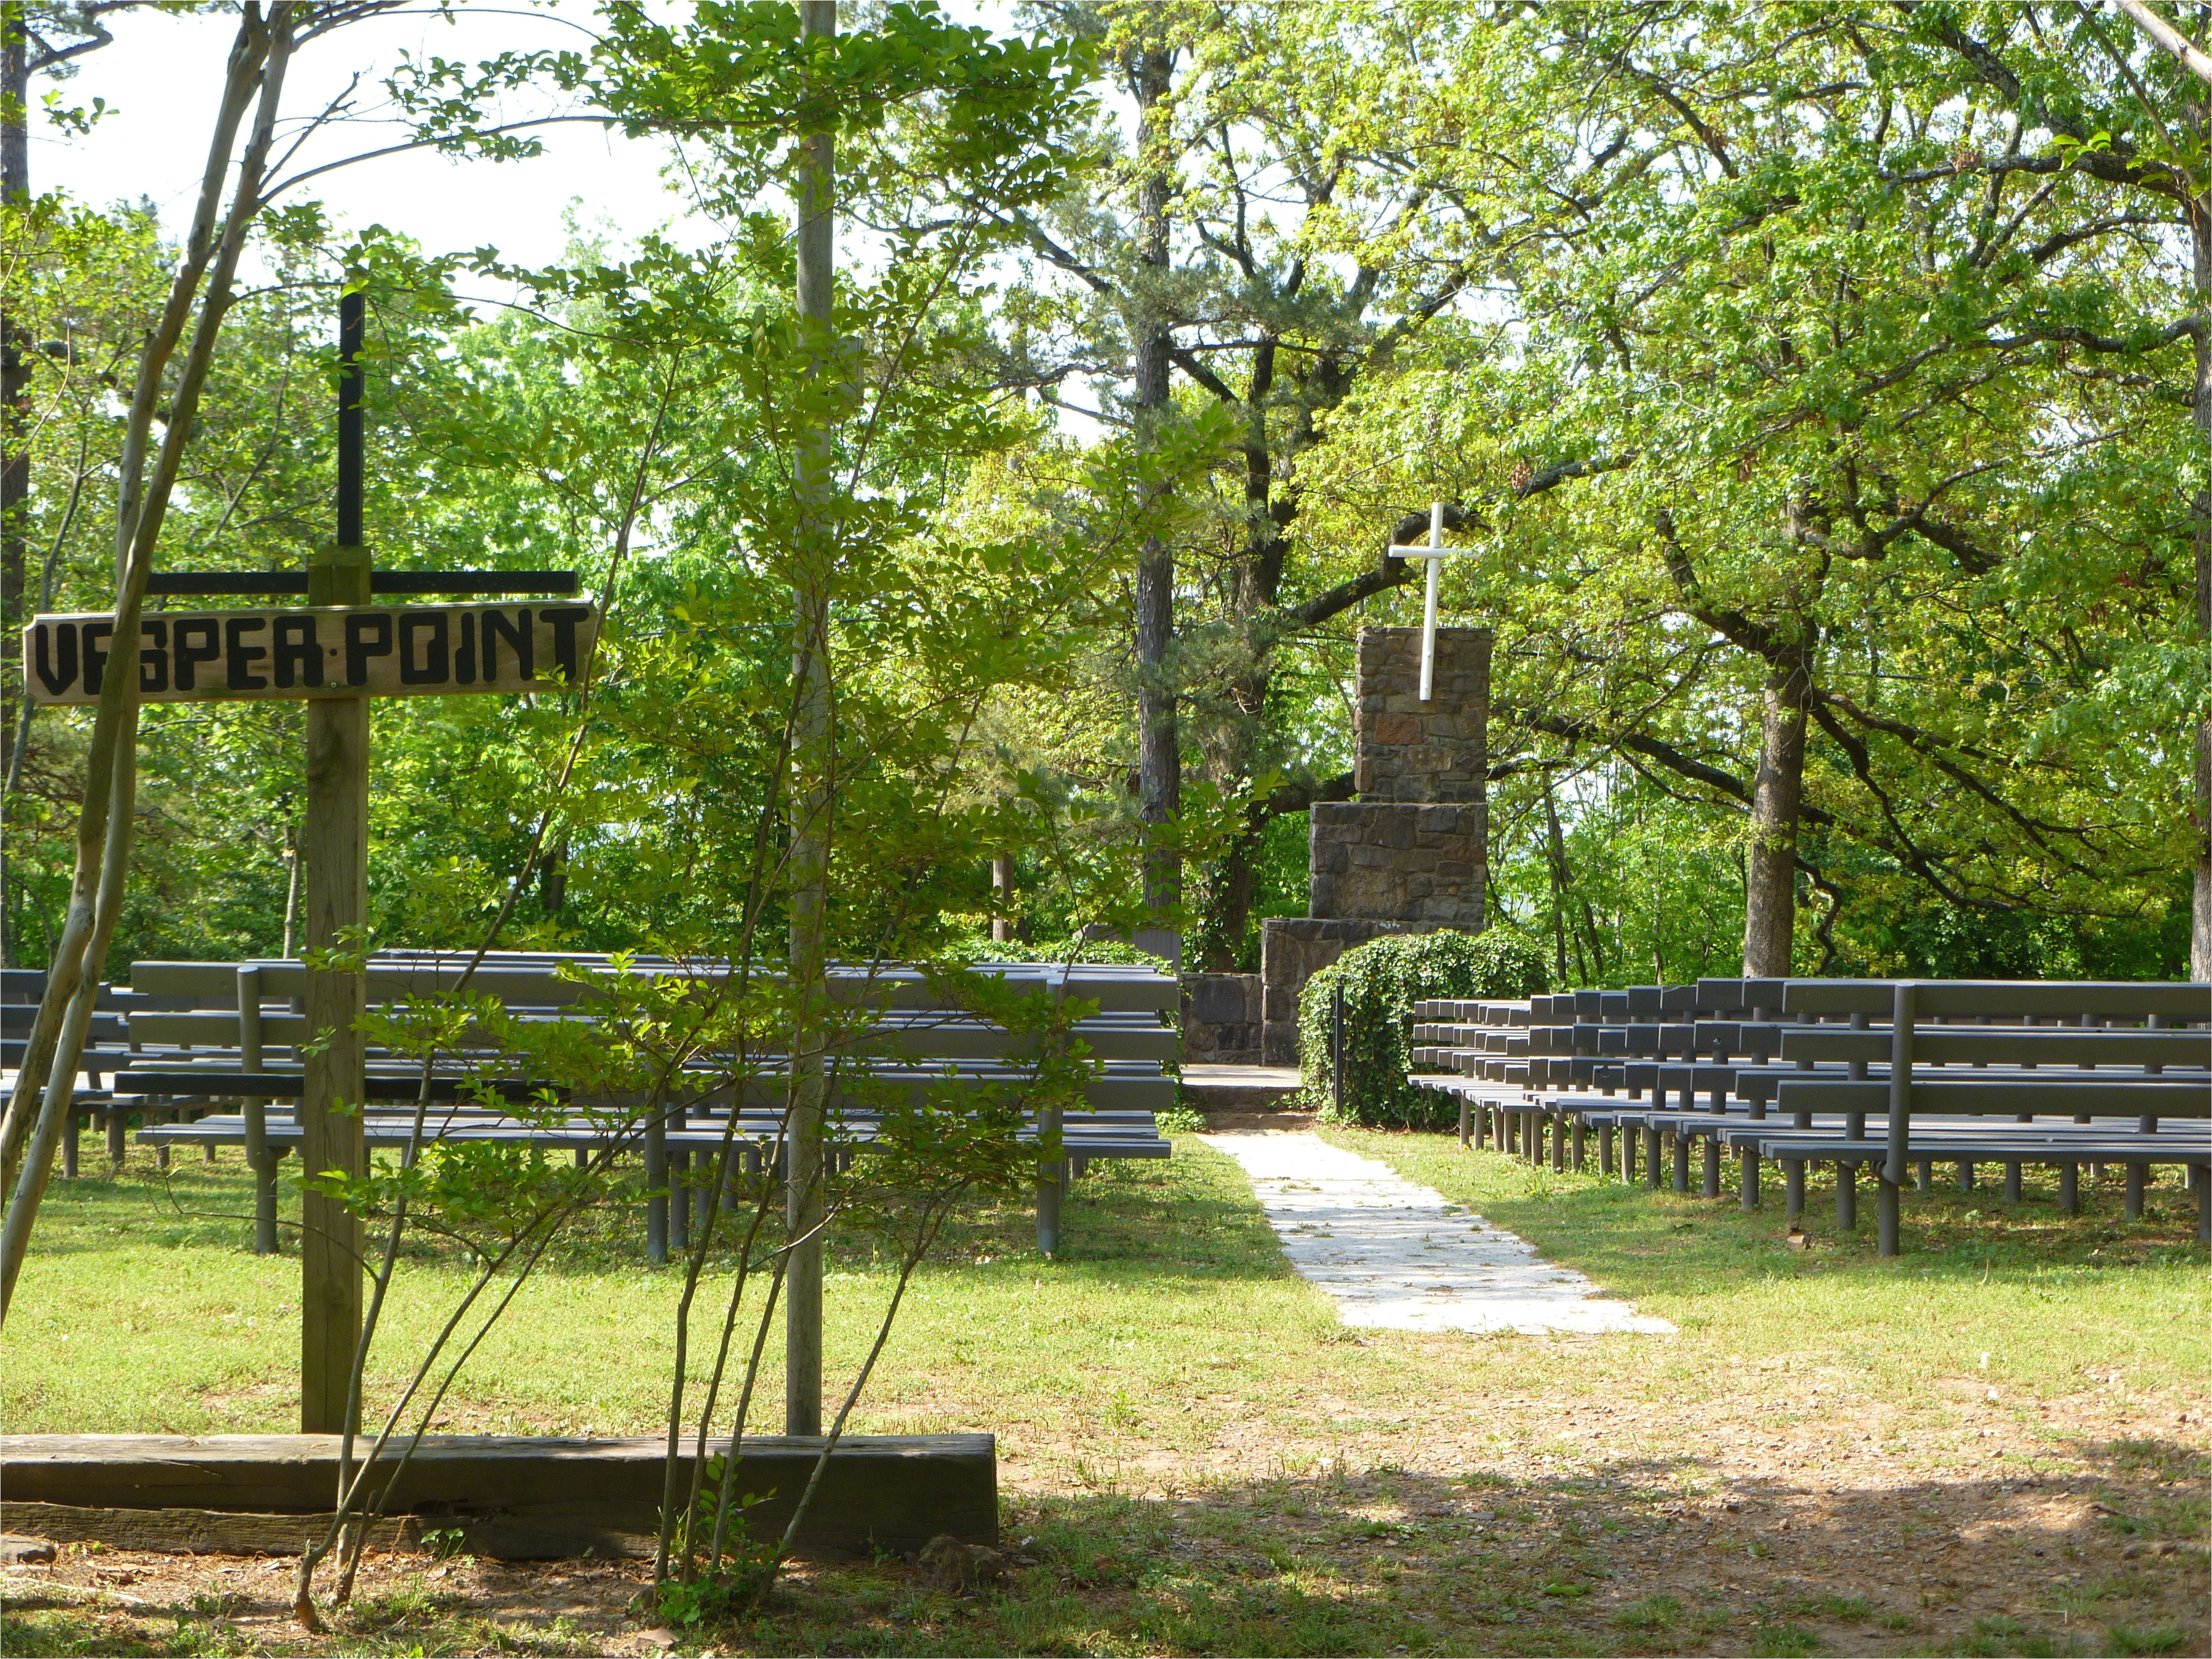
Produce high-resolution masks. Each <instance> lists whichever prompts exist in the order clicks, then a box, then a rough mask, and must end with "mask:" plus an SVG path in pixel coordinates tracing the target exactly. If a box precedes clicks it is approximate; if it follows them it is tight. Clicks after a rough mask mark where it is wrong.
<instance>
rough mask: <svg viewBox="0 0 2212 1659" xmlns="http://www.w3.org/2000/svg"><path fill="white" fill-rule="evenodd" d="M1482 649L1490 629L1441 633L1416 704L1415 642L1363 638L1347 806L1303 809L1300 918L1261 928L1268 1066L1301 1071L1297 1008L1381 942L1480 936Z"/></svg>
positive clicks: (1484, 843)
mask: <svg viewBox="0 0 2212 1659" xmlns="http://www.w3.org/2000/svg"><path fill="white" fill-rule="evenodd" d="M1490 646H1491V635H1490V630H1489V629H1486V628H1440V629H1437V657H1436V671H1435V674H1434V677H1433V678H1432V679H1431V685H1430V693H1431V695H1430V699H1429V701H1428V702H1422V701H1421V698H1420V685H1421V630H1420V629H1418V628H1364V629H1360V631H1359V657H1358V683H1357V686H1356V688H1355V689H1356V692H1357V703H1356V717H1357V730H1356V733H1355V740H1356V744H1357V747H1356V750H1355V757H1354V761H1353V769H1352V778H1353V784H1354V787H1356V788H1357V789H1358V791H1359V799H1358V800H1356V801H1349V802H1334V803H1322V804H1320V805H1316V806H1315V807H1314V809H1313V820H1312V828H1311V830H1310V838H1309V842H1308V846H1309V848H1310V855H1309V864H1310V867H1309V872H1308V878H1309V882H1310V888H1309V892H1310V898H1309V902H1308V904H1307V910H1308V912H1309V914H1308V915H1307V916H1306V917H1305V918H1304V919H1303V920H1301V919H1297V918H1286V919H1283V920H1279V921H1268V922H1266V923H1264V924H1262V926H1261V930H1260V939H1261V963H1260V977H1261V981H1262V990H1261V1013H1262V1024H1261V1051H1262V1058H1263V1061H1264V1063H1265V1064H1267V1065H1269V1066H1294V1065H1296V1064H1297V1057H1298V1037H1297V1030H1298V1026H1297V1020H1298V994H1299V993H1300V992H1301V991H1303V990H1304V987H1305V982H1306V981H1307V980H1309V979H1310V978H1311V977H1312V976H1313V975H1315V974H1316V973H1317V972H1319V971H1320V970H1321V969H1323V968H1326V967H1327V966H1328V964H1329V963H1333V962H1334V961H1335V960H1336V959H1337V958H1338V957H1340V956H1342V955H1343V954H1344V953H1345V952H1346V951H1348V950H1350V949H1352V946H1354V945H1364V944H1365V943H1366V942H1367V941H1368V940H1370V939H1377V938H1380V937H1381V936H1383V934H1385V933H1431V932H1433V931H1435V930H1437V929H1438V928H1443V927H1455V928H1462V929H1465V930H1466V931H1468V932H1469V933H1479V932H1480V931H1481V928H1482V925H1483V901H1484V897H1485V889H1486V886H1487V885H1488V881H1489V874H1490V865H1489V840H1488V811H1489V808H1488V804H1487V797H1488V793H1489V790H1488V780H1489V764H1490V758H1489V744H1488V736H1489V725H1490Z"/></svg>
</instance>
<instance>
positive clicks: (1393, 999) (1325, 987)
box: [1298, 929, 1551, 1129]
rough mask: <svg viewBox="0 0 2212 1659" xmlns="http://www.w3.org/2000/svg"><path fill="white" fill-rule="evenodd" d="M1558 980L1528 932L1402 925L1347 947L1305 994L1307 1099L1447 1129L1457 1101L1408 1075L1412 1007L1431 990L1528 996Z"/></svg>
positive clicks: (1354, 1116)
mask: <svg viewBox="0 0 2212 1659" xmlns="http://www.w3.org/2000/svg"><path fill="white" fill-rule="evenodd" d="M1339 986H1341V987H1344V1095H1345V1097H1344V1099H1343V1100H1342V1101H1340V1102H1334V1103H1332V1102H1330V1099H1329V1094H1330V1090H1331V1087H1332V1085H1333V1072H1332V1068H1331V1066H1330V1065H1329V1057H1328V1036H1329V1017H1330V1004H1331V1000H1332V999H1333V998H1334V994H1335V992H1336V989H1337V987H1339ZM1550 987H1551V980H1550V977H1549V975H1547V972H1546V971H1545V968H1544V958H1543V957H1541V955H1539V954H1538V953H1537V951H1535V950H1534V948H1532V947H1531V946H1530V945H1528V944H1526V943H1525V942H1523V941H1522V940H1521V939H1516V938H1515V937H1514V936H1513V935H1511V934H1510V933H1502V932H1499V931H1498V930H1495V929H1493V930H1492V931H1491V932H1489V933H1397V934H1391V935H1388V936H1386V937H1384V938H1383V939H1371V940H1370V941H1369V942H1368V943H1367V944H1365V945H1360V946H1358V948H1356V949H1354V950H1351V951H1346V952H1345V953H1344V955H1343V956H1341V957H1339V958H1337V960H1336V961H1335V962H1334V963H1331V964H1330V965H1329V966H1328V967H1327V968H1324V969H1322V970H1321V971H1320V972H1319V973H1317V974H1316V975H1314V976H1313V977H1312V978H1311V979H1310V980H1308V981H1306V984H1305V989H1304V992H1303V993H1302V994H1301V995H1300V997H1299V1000H1298V1062H1299V1066H1300V1068H1301V1069H1302V1070H1303V1071H1304V1073H1305V1085H1306V1094H1307V1097H1308V1098H1310V1099H1311V1100H1313V1101H1315V1102H1316V1103H1322V1105H1323V1107H1324V1109H1325V1110H1326V1111H1327V1112H1328V1114H1329V1115H1331V1116H1333V1117H1335V1118H1338V1119H1340V1120H1341V1121H1345V1122H1348V1123H1367V1124H1375V1125H1379V1126H1383V1127H1392V1128H1411V1129H1434V1128H1441V1127H1446V1118H1447V1116H1448V1115H1449V1111H1450V1109H1449V1108H1448V1107H1447V1106H1445V1105H1444V1103H1443V1102H1442V1101H1441V1100H1440V1099H1439V1098H1438V1097H1436V1096H1434V1095H1431V1094H1428V1093H1425V1092H1424V1091H1419V1090H1416V1089H1413V1087H1411V1086H1410V1085H1407V1081H1406V1073H1407V1068H1408V1066H1410V1064H1411V1060H1410V1052H1411V1048H1412V1038H1413V1005H1414V1004H1415V1003H1417V1002H1419V1001H1421V1000H1423V999H1425V998H1428V997H1525V996H1534V995H1536V994H1539V993H1541V992H1543V991H1546V990H1548V989H1549V988H1550Z"/></svg>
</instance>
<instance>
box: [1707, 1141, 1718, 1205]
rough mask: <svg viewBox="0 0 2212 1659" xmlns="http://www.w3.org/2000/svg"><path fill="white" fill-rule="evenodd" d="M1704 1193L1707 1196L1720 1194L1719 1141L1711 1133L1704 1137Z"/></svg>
mask: <svg viewBox="0 0 2212 1659" xmlns="http://www.w3.org/2000/svg"><path fill="white" fill-rule="evenodd" d="M1720 1195H1721V1143H1720V1141H1719V1139H1717V1137H1715V1136H1713V1135H1707V1136H1706V1137H1705V1196H1706V1197H1707V1198H1718V1197H1719V1196H1720Z"/></svg>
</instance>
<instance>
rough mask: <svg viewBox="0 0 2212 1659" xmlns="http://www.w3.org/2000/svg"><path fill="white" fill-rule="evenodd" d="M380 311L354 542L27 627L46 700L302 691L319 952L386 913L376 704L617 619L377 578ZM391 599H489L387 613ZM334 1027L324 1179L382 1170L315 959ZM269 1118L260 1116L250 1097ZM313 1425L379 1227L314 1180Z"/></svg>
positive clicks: (310, 1007)
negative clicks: (281, 566)
mask: <svg viewBox="0 0 2212 1659" xmlns="http://www.w3.org/2000/svg"><path fill="white" fill-rule="evenodd" d="M364 339H365V314H364V304H363V299H362V294H361V292H360V290H359V289H357V288H356V289H353V290H351V291H349V292H347V293H345V294H344V295H342V296H341V299H340V301H339V311H338V357H339V363H340V368H341V372H340V375H339V380H338V386H337V392H338V421H337V426H338V444H337V463H338V465H337V539H336V542H335V543H334V544H332V545H331V546H327V547H324V548H320V549H318V550H315V551H314V552H313V553H312V554H311V555H310V556H309V557H308V560H307V569H305V570H303V571H292V572H282V571H225V572H213V573H209V572H197V573H194V572H182V571H176V572H163V573H161V574H156V575H155V576H153V577H152V578H151V579H150V580H149V581H148V583H147V588H146V591H147V592H148V594H149V595H155V594H160V595H170V596H173V595H209V594H218V593H220V594H228V595H234V596H239V595H243V596H248V597H255V598H263V599H264V607H265V608H264V607H255V608H248V607H246V606H240V607H239V608H237V609H235V610H220V609H206V608H199V609H183V610H167V611H151V612H147V613H144V614H143V617H142V619H141V621H140V623H139V629H138V637H137V639H136V640H135V641H117V640H116V638H115V618H114V617H112V616H66V617H34V618H33V620H32V623H31V625H30V626H29V628H27V629H25V630H24V639H23V671H24V679H25V681H26V687H25V689H26V691H27V695H28V696H29V697H30V699H31V701H32V702H39V703H88V702H97V701H98V700H99V696H100V686H101V684H102V683H103V682H104V680H105V679H106V676H108V675H109V674H111V673H113V672H116V671H118V669H121V670H123V671H135V672H136V673H137V677H138V688H139V696H140V697H141V698H142V699H143V701H145V702H222V701H228V700H233V699H245V700H254V701H258V700H264V699H270V698H296V699H301V700H304V701H305V702H307V708H306V710H305V718H304V719H303V720H302V721H301V725H302V726H305V728H306V738H307V754H306V757H305V758H306V768H305V773H306V781H307V810H306V812H305V815H304V817H303V819H302V821H301V843H300V853H301V861H302V863H303V866H304V874H305V881H304V882H303V884H302V888H303V890H302V893H301V900H302V916H301V920H302V922H303V923H304V927H303V929H302V932H303V935H304V943H305V944H306V945H307V950H308V953H309V955H310V956H311V957H312V956H313V953H315V952H317V951H340V950H341V949H343V948H344V947H346V946H347V945H348V943H349V940H352V939H356V938H357V937H358V935H359V933H360V930H361V929H362V927H364V926H365V924H366V922H367V921H368V762H369V755H368V740H369V719H368V701H369V699H370V698H372V697H386V696H417V697H419V696H452V695H455V694H459V693H464V692H483V691H533V690H540V689H544V690H555V689H557V688H558V687H560V686H562V685H564V684H570V683H572V682H574V680H575V679H576V678H577V677H578V675H579V673H580V670H581V668H582V666H583V665H584V663H585V662H586V661H587V660H588V659H589V656H590V653H591V650H592V643H593V641H594V640H595V639H596V637H597V635H598V629H599V612H598V611H597V610H595V609H594V608H593V607H592V605H590V604H588V603H576V602H574V600H573V597H563V598H561V599H556V601H555V602H554V603H552V604H550V605H549V604H545V603H544V602H543V601H542V600H535V599H533V600H532V601H530V602H526V603H525V602H501V603H485V602H484V600H485V599H487V597H488V596H492V595H499V594H531V595H538V594H553V595H560V596H574V595H575V593H576V576H575V573H574V571H568V570H520V571H498V570H449V571H408V570H372V569H371V568H369V554H368V547H367V545H366V544H365V543H364V541H363V538H362V485H363V472H364V465H363V455H362V448H363V444H362V439H363V430H362V428H363V418H362V417H363V397H362V383H363V374H362V359H363V356H364V351H363V346H364ZM376 594H413V595H441V596H445V597H446V598H447V599H456V598H466V599H475V600H476V601H477V603H472V604H451V603H447V604H421V603H414V604H410V603H404V602H403V603H399V604H386V605H373V604H371V603H370V599H371V597H372V596H373V595H376ZM302 1001H303V1003H304V1005H305V1006H304V1009H303V1012H305V1013H306V1015H307V1021H308V1026H309V1029H310V1030H313V1031H315V1032H316V1033H317V1034H318V1037H317V1042H316V1043H315V1044H313V1045H312V1046H310V1047H309V1048H308V1049H307V1052H306V1053H305V1054H303V1055H302V1059H303V1061H304V1064H303V1066H302V1073H303V1074H302V1076H301V1093H300V1127H301V1146H300V1157H301V1168H302V1170H303V1172H304V1173H305V1174H307V1175H311V1176H320V1175H324V1174H326V1173H329V1172H332V1171H336V1172H337V1173H339V1174H341V1175H351V1176H358V1175H360V1174H362V1172H364V1171H365V1170H367V1168H368V1150H367V1146H366V1143H365V1141H364V1139H363V1136H362V1118H361V1115H360V1111H359V1104H360V1102H361V1100H362V1095H363V1090H364V1086H365V1067H364V1061H365V1059H366V1053H367V1050H366V1039H365V1038H364V1036H363V1035H362V1030H361V1022H362V1012H363V1010H364V1008H365V1006H366V987H365V981H364V979H363V976H362V974H361V972H360V971H359V970H358V969H349V968H346V967H343V966H337V965H331V964H330V963H327V962H324V963H316V964H315V965H313V966H311V967H310V969H309V970H308V972H307V979H306V994H305V996H304V997H303V998H302ZM249 1109H252V1108H251V1107H249ZM300 1220H301V1231H300V1277H301V1287H300V1288H301V1297H300V1427H301V1429H302V1430H303V1431H306V1432H307V1433H309V1434H327V1433H334V1432H337V1431H340V1430H342V1429H347V1428H350V1427H356V1426H357V1422H354V1421H349V1415H350V1416H351V1417H353V1418H356V1419H357V1416H358V1413H357V1412H356V1413H350V1414H349V1413H348V1411H347V1403H348V1400H349V1381H350V1378H351V1375H352V1367H353V1361H354V1357H355V1354H356V1348H357V1346H358V1344H359V1342H360V1339H361V1329H362V1261H363V1259H364V1257H365V1255H366V1254H367V1243H366V1239H365V1237H364V1235H363V1228H362V1218H360V1217H359V1216H357V1215H354V1214H352V1213H350V1212H349V1211H348V1210H347V1209H346V1208H345V1206H344V1205H343V1203H341V1202H340V1201H339V1200H336V1199H334V1198H331V1197H329V1196H327V1195H325V1194H324V1193H323V1192H321V1191H320V1190H319V1189H318V1188H316V1187H314V1186H313V1185H308V1186H307V1187H305V1188H303V1190H302V1191H301V1204H300Z"/></svg>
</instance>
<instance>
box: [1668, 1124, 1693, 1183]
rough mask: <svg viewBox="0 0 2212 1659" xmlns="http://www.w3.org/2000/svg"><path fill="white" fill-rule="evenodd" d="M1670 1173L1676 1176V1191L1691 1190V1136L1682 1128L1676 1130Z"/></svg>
mask: <svg viewBox="0 0 2212 1659" xmlns="http://www.w3.org/2000/svg"><path fill="white" fill-rule="evenodd" d="M1670 1173H1671V1174H1672V1175H1673V1176H1674V1190H1675V1191H1676V1192H1678V1193H1686V1192H1688V1191H1689V1190H1690V1137H1689V1136H1687V1135H1686V1134H1684V1133H1682V1132H1681V1131H1680V1129H1677V1130H1675V1131H1674V1158H1673V1159H1672V1160H1671V1165H1670Z"/></svg>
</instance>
